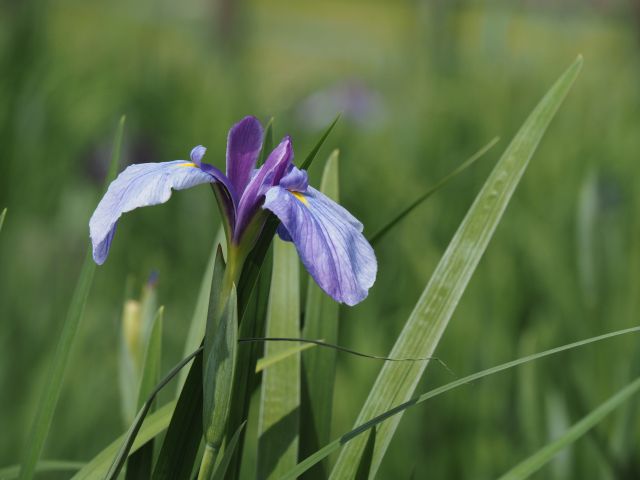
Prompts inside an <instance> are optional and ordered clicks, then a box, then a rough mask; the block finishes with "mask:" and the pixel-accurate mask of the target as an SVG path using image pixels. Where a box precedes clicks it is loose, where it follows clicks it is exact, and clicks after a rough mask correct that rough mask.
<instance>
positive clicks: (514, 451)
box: [0, 0, 640, 479]
mask: <svg viewBox="0 0 640 480" xmlns="http://www.w3.org/2000/svg"><path fill="white" fill-rule="evenodd" d="M639 19H640V4H639V3H638V2H631V1H630V0H629V1H622V0H620V1H605V0H601V1H589V2H582V1H568V0H567V1H564V2H551V1H545V2H533V1H527V2H506V1H504V2H486V3H485V2H470V1H463V0H457V1H451V2H449V1H444V0H440V1H437V0H433V1H420V0H402V1H389V2H383V1H371V0H369V1H364V0H349V1H337V0H330V1H324V2H294V1H291V0H276V1H271V2H265V1H263V2H258V1H255V0H253V1H232V0H218V1H202V0H187V1H184V2H170V1H166V0H158V1H150V0H144V1H137V2H126V1H123V0H114V1H112V2H104V1H102V2H99V1H95V0H93V1H86V0H85V1H79V0H57V1H55V2H54V1H46V0H41V1H26V0H25V1H20V2H17V1H7V0H4V1H1V2H0V208H2V207H5V206H6V207H8V209H9V210H8V215H7V218H6V222H5V225H4V228H3V231H2V233H0V465H8V464H13V463H16V462H17V460H18V459H19V453H20V448H21V445H22V443H23V442H24V439H25V437H26V434H27V431H28V427H29V425H30V423H31V419H32V418H31V415H32V412H33V409H34V406H35V402H36V400H37V397H38V395H39V392H40V389H41V387H42V381H43V378H44V375H46V372H47V366H48V362H49V360H50V358H51V357H52V354H53V349H54V347H55V344H56V341H57V338H58V335H59V332H60V328H61V325H62V321H63V319H64V315H65V312H66V309H67V307H68V304H69V300H70V297H71V293H72V290H73V286H74V284H75V281H76V278H77V275H78V271H79V268H80V265H81V262H82V259H83V252H84V251H85V248H86V246H87V243H88V227H87V224H88V219H89V216H90V215H91V213H92V211H93V209H94V208H95V206H96V204H97V200H98V194H99V190H100V188H101V187H100V185H101V183H102V181H103V178H104V175H105V172H106V168H107V162H108V158H109V155H110V151H111V142H112V138H113V133H114V130H115V127H116V124H117V121H118V119H119V117H120V115H122V114H123V113H125V114H127V126H126V133H125V150H124V160H125V161H126V162H127V163H140V162H147V161H167V160H172V159H177V158H186V157H187V155H188V153H189V150H190V149H191V147H192V146H194V145H197V144H200V143H201V144H204V145H206V146H207V147H208V148H209V150H208V153H207V157H206V159H205V160H206V161H209V162H211V163H214V164H216V165H218V166H222V165H223V164H224V152H225V141H226V133H227V130H228V128H229V127H230V125H231V124H232V123H233V122H235V121H236V120H238V119H239V118H241V117H242V116H244V115H247V114H255V115H257V116H258V117H260V118H261V119H262V120H264V121H266V120H267V119H268V118H269V117H271V116H274V117H275V119H276V124H275V125H276V135H277V136H278V137H280V136H282V135H284V134H285V133H289V134H291V135H293V138H294V148H295V151H296V153H297V155H298V158H303V157H304V155H305V154H306V153H307V152H308V150H309V149H310V148H311V146H312V145H313V144H314V143H315V141H316V140H317V138H318V136H319V134H320V132H321V131H322V129H323V128H324V127H325V126H326V125H327V124H328V123H329V122H330V121H331V119H332V118H333V117H334V116H335V114H336V113H337V112H338V111H343V112H344V115H343V119H342V121H341V122H340V123H339V125H338V127H337V128H336V130H335V131H334V134H332V136H331V137H330V139H329V141H328V143H327V146H326V147H325V148H324V149H323V151H322V152H321V156H322V157H323V158H326V156H327V155H328V154H329V152H330V149H331V148H336V147H337V148H340V151H341V166H340V168H341V171H340V174H341V188H342V194H341V195H342V200H343V201H342V203H343V204H344V205H345V206H346V207H347V208H348V209H350V210H351V211H352V212H353V213H354V214H355V215H356V216H357V217H359V218H360V219H361V220H362V221H363V223H364V224H365V226H366V230H365V231H366V232H369V233H373V232H374V231H375V230H377V228H379V227H380V226H382V225H383V224H384V223H385V222H386V221H387V220H388V219H390V218H391V217H392V216H393V215H394V214H395V213H396V212H397V211H399V209H401V208H402V207H403V206H405V205H406V204H408V203H409V202H410V201H412V200H413V199H414V198H415V197H416V196H418V195H419V194H420V193H422V192H423V191H425V190H426V189H427V188H428V187H429V186H430V185H432V184H434V183H435V182H436V181H437V180H438V179H439V178H441V177H442V176H444V175H445V174H446V173H447V172H448V171H450V170H451V169H453V168H454V167H455V166H457V165H458V164H459V163H460V162H462V161H463V160H464V159H465V158H467V157H468V156H470V155H471V154H472V153H473V152H474V151H475V150H477V149H478V148H480V147H481V146H482V145H484V144H485V143H486V142H488V141H489V140H490V139H491V138H492V137H493V136H495V135H499V136H500V137H501V138H502V141H501V142H500V143H499V144H498V146H497V147H496V148H494V149H493V150H492V151H491V152H490V153H489V154H488V155H487V156H486V157H485V158H484V159H483V160H481V161H480V163H479V164H477V165H476V166H474V167H473V168H472V169H471V170H469V171H467V172H466V173H465V174H464V175H462V176H461V177H459V178H457V179H456V180H455V181H454V182H452V183H451V184H450V185H449V186H448V187H447V188H446V189H445V190H443V191H441V192H440V193H438V194H437V195H436V196H435V197H433V198H432V199H430V200H429V201H428V202H427V204H425V205H424V206H423V207H421V208H420V209H419V210H418V211H416V212H414V213H413V214H412V215H411V216H410V217H409V218H408V219H407V220H406V221H404V223H403V224H402V225H401V226H400V227H399V228H397V229H396V230H395V231H394V232H392V233H391V234H390V235H389V236H388V237H387V238H385V239H384V240H383V241H382V242H381V243H380V244H379V246H378V247H377V249H376V250H377V256H378V260H379V264H380V266H379V275H378V280H377V283H376V285H375V286H374V288H373V289H372V291H371V293H370V297H369V298H368V300H367V301H366V302H364V303H363V304H362V305H360V306H358V307H356V308H353V309H349V308H344V309H343V310H342V318H341V327H340V328H341V332H340V335H341V336H340V343H341V344H342V345H345V346H348V347H350V348H355V349H358V350H360V351H364V352H368V353H374V354H385V353H386V352H388V350H389V348H390V346H391V345H392V344H393V341H394V339H395V337H396V336H397V334H398V333H399V331H400V329H401V328H402V325H403V324H404V322H405V320H406V318H407V316H408V314H409V313H410V311H411V309H412V306H413V304H414V303H415V302H416V301H417V299H418V296H419V294H420V292H421V291H422V289H423V288H424V286H425V284H426V282H427V281H428V279H429V275H430V273H431V272H432V270H433V268H434V266H435V264H436V263H437V261H438V259H439V256H440V255H441V254H442V252H443V251H444V248H445V247H446V245H447V243H448V241H449V239H450V238H451V236H452V234H453V232H454V231H455V228H456V227H457V225H458V223H459V222H460V221H461V219H462V217H463V215H464V213H465V211H466V209H467V208H468V207H469V205H470V203H471V201H472V200H473V198H474V196H475V194H476V193H477V191H478V190H479V188H480V186H481V185H482V182H483V181H484V179H485V178H486V176H487V174H488V172H489V171H490V169H491V167H492V165H493V164H494V162H495V161H496V160H497V158H498V156H499V154H500V153H501V151H502V150H503V149H504V148H505V147H506V145H507V143H508V142H509V140H510V139H511V137H512V136H513V134H514V133H515V131H516V130H517V128H518V127H519V126H520V125H521V123H522V122H523V121H524V119H525V117H526V115H527V114H528V112H529V111H530V110H531V109H532V108H533V106H534V105H535V103H536V102H537V101H538V99H539V98H540V97H541V96H542V94H543V93H544V92H545V91H546V89H547V88H548V87H549V86H550V85H551V83H552V82H553V81H554V80H555V79H556V78H557V76H558V75H559V74H560V73H561V72H562V71H563V70H564V68H565V67H566V66H568V65H569V63H570V62H571V61H572V60H573V59H574V58H575V56H576V55H577V54H578V53H582V54H583V55H584V57H585V65H584V69H583V73H582V74H581V76H580V78H579V79H578V82H577V84H576V86H575V88H574V90H573V91H572V93H571V94H570V96H569V98H568V100H567V101H566V102H565V104H564V106H563V107H562V108H561V110H560V113H559V115H558V117H557V118H556V120H555V121H554V122H553V124H552V125H551V128H550V130H549V132H548V134H547V135H546V137H545V139H544V140H543V143H542V144H541V146H540V149H539V150H538V152H537V153H536V155H535V157H534V159H533V161H532V163H531V166H530V168H529V170H528V172H527V174H526V175H525V177H524V179H523V181H522V183H521V185H520V187H519V189H518V191H517V192H516V194H515V196H514V199H513V201H512V202H511V205H510V206H509V208H508V210H507V212H506V215H505V217H504V219H503V221H502V223H501V226H500V227H499V229H498V230H497V232H496V236H495V238H494V239H493V241H492V243H491V244H490V246H489V249H488V251H487V253H486V255H485V258H484V259H483V261H482V262H481V264H480V266H479V268H478V270H477V272H476V273H475V276H474V278H473V280H472V282H471V284H470V286H469V288H468V290H467V292H466V293H465V295H464V297H463V300H462V302H461V304H460V306H459V308H458V310H457V312H456V314H455V315H454V318H453V319H452V322H451V325H450V327H449V329H448V331H447V332H446V333H445V336H444V338H443V341H442V343H441V344H440V347H439V349H438V351H437V355H438V357H439V358H441V359H442V360H444V361H445V362H446V363H447V364H448V366H449V367H450V368H451V369H452V370H453V371H454V372H455V374H456V375H457V376H462V375H465V374H467V373H471V372H474V371H477V370H480V369H482V368H486V367H489V366H492V365H494V364H497V363H501V362H503V361H507V360H509V359H512V358H516V357H518V356H522V355H524V354H527V353H531V352H534V351H537V350H542V349H544V348H548V347H552V346H556V345H561V344H563V343H567V342H569V341H572V340H577V339H581V338H584V337H588V336H592V335H597V334H599V333H603V332H606V331H610V330H614V329H617V328H623V327H626V326H632V325H636V324H638V323H639V321H638V311H639V307H640V304H639V301H638V298H639V296H640V190H639V189H638V188H635V187H637V183H638V181H637V175H638V174H639V173H640V164H639V161H640V155H639V152H640V133H639V132H640V130H639V128H640V62H639V59H640V28H639V27H640V23H638V20H639ZM320 165H321V163H320V162H318V163H317V164H316V165H314V167H313V168H312V171H311V175H312V177H314V178H318V176H319V174H320V172H321V166H320ZM217 228H218V218H217V213H216V207H215V202H214V201H213V196H212V195H211V193H210V191H209V189H207V188H205V187H201V188H197V189H194V190H191V191H185V192H180V193H179V194H176V195H174V197H173V198H172V200H171V201H170V202H169V203H168V204H166V205H164V206H161V207H155V208H151V209H143V210H141V211H136V212H134V213H132V214H128V215H127V216H126V217H125V218H124V219H123V221H122V222H121V223H120V228H119V229H118V234H117V239H116V241H115V242H114V245H113V249H112V251H111V255H110V258H109V261H108V262H107V263H106V264H105V265H104V266H103V267H100V268H99V269H98V272H97V275H96V279H95V283H94V287H93V289H92V293H91V295H90V298H89V303H88V306H87V312H86V316H85V318H84V320H83V324H82V330H81V332H80V336H79V338H78V341H77V344H76V348H75V349H74V352H73V357H72V365H71V369H70V371H69V374H68V376H67V380H66V383H65V387H64V390H63V393H62V397H61V402H60V404H59V407H58V409H57V414H56V417H55V421H54V425H53V429H52V431H51V434H50V436H49V440H48V443H47V446H46V448H45V455H44V457H45V458H64V459H70V460H80V461H81V460H86V459H88V458H91V457H92V456H93V455H94V454H95V453H96V452H97V451H99V450H100V449H101V448H102V447H103V446H105V445H106V444H107V443H108V442H110V441H111V440H112V439H113V438H115V437H116V436H117V435H118V434H120V433H122V432H123V431H124V428H125V426H124V424H123V422H122V420H121V416H120V410H119V408H118V381H117V352H118V350H117V347H118V341H119V335H120V315H121V311H122V302H123V298H124V291H125V287H124V285H125V280H126V279H127V277H128V276H130V275H134V276H135V277H136V278H137V279H138V280H137V281H138V285H140V286H141V285H142V284H143V283H144V281H145V279H146V277H147V276H148V275H149V273H150V272H151V271H157V272H159V275H160V277H159V278H160V280H159V283H158V287H157V288H158V295H159V299H160V302H161V303H162V304H164V305H165V307H166V310H165V337H164V352H165V355H164V362H165V368H166V369H168V368H169V367H170V366H171V365H172V364H174V363H176V362H177V361H178V360H179V359H180V356H181V354H182V346H183V342H184V339H185V336H186V330H187V326H188V322H189V320H190V318H191V314H192V311H193V305H194V302H195V299H196V295H197V290H198V287H199V283H200V279H201V276H202V273H203V271H204V268H205V264H206V261H207V258H208V256H209V251H210V247H211V243H212V241H213V238H214V236H215V233H216V231H217ZM379 368H380V363H379V362H378V361H375V360H367V359H360V358H352V357H349V356H348V355H346V354H340V356H339V365H338V376H337V384H336V390H335V398H336V411H335V419H334V425H333V432H334V435H338V434H340V433H343V432H344V431H346V430H348V429H349V428H350V427H351V426H352V423H353V421H354V419H355V416H356V414H357V412H358V411H359V409H360V406H361V405H362V403H363V401H364V399H365V398H366V395H367V392H368V390H369V388H370V387H371V385H372V382H373V380H374V378H375V375H376V374H377V372H378V370H379ZM638 374H640V347H639V345H638V339H637V338H635V337H633V336H631V337H626V338H624V339H617V340H613V341H610V342H609V343H604V344H598V345H595V346H591V347H587V348H585V349H582V350H579V351H575V352H572V353H568V354H563V355H562V356H559V357H556V358H553V359H548V360H543V361H541V362H539V363H536V364H532V365H529V366H525V367H523V368H520V369H518V370H514V371H510V372H507V373H504V374H501V375H499V376H495V377H491V378H489V379H486V380H484V381H482V382H480V383H478V384H476V385H473V386H468V387H465V388H464V389H462V390H459V391H456V392H452V393H449V394H447V395H446V397H442V398H438V399H436V400H434V401H431V402H429V403H427V404H425V405H422V406H419V407H417V408H414V409H412V410H411V411H409V413H407V414H406V416H405V419H404V421H403V422H402V424H401V427H400V429H399V431H398V433H397V435H396V438H395V440H394V442H393V443H392V444H391V448H390V450H389V452H388V454H387V456H386V458H385V461H384V462H383V466H382V470H381V472H380V475H379V478H409V477H410V476H411V475H412V473H413V474H415V477H414V478H473V479H482V478H492V477H494V476H496V475H498V474H500V473H503V472H504V471H506V470H507V469H508V468H509V467H510V466H512V465H513V464H515V463H516V462H517V461H518V460H520V459H522V458H523V457H524V456H526V455H527V454H528V453H531V452H533V451H534V450H535V449H537V448H538V447H539V446H541V445H542V444H544V443H546V441H548V439H549V438H551V437H553V436H554V435H557V433H558V432H560V431H562V430H563V429H564V428H565V427H566V426H567V425H569V424H571V423H573V422H575V421H576V420H577V419H579V418H580V417H581V416H582V415H584V414H585V413H586V412H587V411H588V410H590V409H591V408H593V407H595V406H596V405H597V404H598V403H600V402H601V401H603V400H604V399H605V398H607V397H608V396H609V395H611V394H613V393H614V392H615V391H617V390H618V389H619V388H621V387H622V386H624V385H625V384H626V383H628V381H629V380H630V379H631V378H633V376H635V375H638ZM450 380H452V376H451V374H450V373H449V372H447V371H446V370H444V369H443V368H441V367H439V366H438V365H437V364H436V363H433V364H432V365H431V367H430V368H429V369H428V370H427V373H426V375H425V378H424V380H423V381H422V383H421V385H420V386H419V388H418V391H419V392H421V391H424V390H426V389H427V388H430V387H433V386H436V385H439V384H441V383H444V382H448V381H450ZM170 390H171V392H170V393H173V389H172V388H170ZM637 407H638V405H637V402H636V403H635V404H634V403H633V402H631V403H629V404H628V406H627V408H625V409H623V410H620V411H618V412H616V414H615V415H613V416H611V417H610V418H609V419H608V420H606V421H605V422H603V423H602V424H600V425H599V426H598V427H597V428H596V429H595V430H594V433H593V434H592V435H589V436H587V437H586V438H584V439H582V440H581V441H579V442H578V443H577V444H575V446H574V447H573V448H572V449H571V450H568V451H566V452H564V453H563V454H562V455H561V456H559V457H558V458H557V459H556V460H555V461H554V462H553V463H551V464H550V465H549V466H548V467H547V468H545V469H544V470H542V471H541V472H540V473H539V475H538V478H638V477H637V476H636V475H640V473H638V472H639V471H640V464H639V463H640V458H639V456H638V455H639V452H638V450H637V446H638V444H639V443H640V419H639V416H638V415H637V414H636V410H637Z"/></svg>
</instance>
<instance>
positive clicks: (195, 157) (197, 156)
mask: <svg viewBox="0 0 640 480" xmlns="http://www.w3.org/2000/svg"><path fill="white" fill-rule="evenodd" d="M205 153H207V148H206V147H203V146H202V145H198V146H197V147H193V149H192V150H191V154H190V155H189V156H190V157H191V161H192V162H193V163H195V164H196V165H198V166H200V165H202V157H204V154H205Z"/></svg>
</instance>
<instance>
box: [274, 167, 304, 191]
mask: <svg viewBox="0 0 640 480" xmlns="http://www.w3.org/2000/svg"><path fill="white" fill-rule="evenodd" d="M279 185H280V186H281V187H282V188H286V189H287V190H293V191H295V192H305V191H306V190H307V188H308V187H309V176H308V175H307V171H306V170H300V169H299V168H298V167H296V166H295V165H291V166H290V167H289V171H288V172H287V174H286V175H285V176H284V177H282V180H280V183H279Z"/></svg>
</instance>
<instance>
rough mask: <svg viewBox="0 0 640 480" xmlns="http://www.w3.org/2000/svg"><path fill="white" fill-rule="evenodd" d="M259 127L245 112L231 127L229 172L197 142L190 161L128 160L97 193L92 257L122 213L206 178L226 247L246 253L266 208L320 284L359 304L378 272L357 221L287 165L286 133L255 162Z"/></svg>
mask: <svg viewBox="0 0 640 480" xmlns="http://www.w3.org/2000/svg"><path fill="white" fill-rule="evenodd" d="M262 139H263V129H262V126H261V125H260V122H259V121H258V120H257V119H256V118H255V117H245V118H244V119H242V120H241V121H240V122H238V123H237V124H235V125H234V126H233V127H232V128H231V130H230V131H229V136H228V139H227V173H226V175H225V174H223V173H222V172H221V171H220V170H218V169H217V168H215V167H213V166H212V165H209V164H206V163H203V162H202V157H203V156H204V154H205V151H206V149H205V148H204V147H203V146H197V147H195V148H194V149H193V150H192V151H191V161H190V162H188V161H185V160H174V161H171V162H163V163H143V164H137V165H131V166H129V167H128V168H127V169H125V170H124V171H123V172H122V173H121V174H120V175H119V176H118V178H116V179H115V180H114V181H113V182H112V183H111V185H110V186H109V189H108V190H107V192H106V194H105V196H104V197H103V198H102V200H101V201H100V203H99V204H98V207H97V208H96V211H95V212H94V214H93V216H92V217H91V220H90V221H89V230H90V236H91V241H92V243H93V259H94V260H95V262H96V263H97V264H99V265H101V264H103V263H104V262H105V260H106V259H107V256H108V254H109V247H110V246H111V242H112V240H113V236H114V234H115V231H116V227H117V223H118V220H119V218H120V217H121V216H122V214H123V213H125V212H129V211H131V210H134V209H136V208H138V207H146V206H149V205H157V204H160V203H164V202H166V201H167V200H169V198H170V197H171V192H172V190H183V189H186V188H190V187H194V186H196V185H200V184H203V183H209V184H212V186H213V188H214V192H215V193H216V198H217V199H218V202H219V204H220V205H221V208H222V210H223V217H224V220H225V227H226V232H227V239H228V241H229V245H230V248H235V249H236V251H244V252H245V256H246V253H248V251H249V250H251V248H252V247H253V245H254V244H255V242H256V240H257V239H258V237H259V236H260V234H261V233H262V230H263V227H264V224H265V222H266V220H267V217H268V212H269V211H270V212H272V213H273V214H275V215H276V217H278V219H279V220H280V222H281V224H280V226H279V227H278V235H279V236H280V237H281V238H282V239H283V240H286V241H290V242H293V243H294V244H295V246H296V249H297V251H298V254H299V255H300V258H301V259H302V262H303V263H304V265H305V267H306V268H307V270H308V271H309V273H310V274H311V276H312V277H313V278H314V280H315V281H316V282H317V283H318V285H320V287H321V288H322V289H323V290H324V291H325V292H327V293H328V294H329V295H330V296H331V297H333V298H334V299H335V300H337V301H338V302H343V303H346V304H348V305H355V304H356V303H359V302H361V301H362V300H363V299H364V298H365V297H366V296H367V293H368V291H369V288H371V286H372V285H373V282H374V281H375V278H376V272H377V262H376V257H375V254H374V252H373V249H372V248H371V245H369V243H368V242H367V240H366V239H365V238H364V236H363V235H362V224H361V223H360V222H359V221H358V220H357V219H356V218H355V217H353V215H351V214H350V213H349V212H348V211H347V210H345V209H344V208H342V207H341V206H340V205H338V204H337V203H335V202H334V201H333V200H331V199H330V198H328V197H327V196H325V195H323V194H322V193H320V192H319V191H318V190H316V189H314V188H313V187H310V186H309V185H308V180H307V172H306V171H304V170H300V169H298V168H296V167H295V166H294V164H293V148H292V145H291V139H290V138H289V137H285V138H284V139H283V140H282V141H281V142H280V144H279V145H278V146H277V147H276V148H275V149H274V150H273V151H272V152H271V153H270V154H269V156H268V157H267V159H266V161H265V163H264V165H262V166H261V167H260V168H256V162H257V159H258V155H259V154H260V151H261V149H262Z"/></svg>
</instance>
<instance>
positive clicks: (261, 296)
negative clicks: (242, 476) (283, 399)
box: [227, 248, 273, 478]
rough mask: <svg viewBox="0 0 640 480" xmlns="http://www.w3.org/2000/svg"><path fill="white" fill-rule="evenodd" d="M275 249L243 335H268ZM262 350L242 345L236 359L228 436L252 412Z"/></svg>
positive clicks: (234, 467) (233, 472)
mask: <svg viewBox="0 0 640 480" xmlns="http://www.w3.org/2000/svg"><path fill="white" fill-rule="evenodd" d="M272 252H273V249H271V248H270V249H268V250H267V252H266V255H265V256H264V260H263V261H262V264H261V267H260V270H259V276H258V279H257V282H256V286H255V288H254V289H253V292H252V294H251V295H250V297H249V300H248V301H249V305H247V306H246V307H245V308H244V314H243V315H242V319H241V320H240V331H239V336H240V337H243V338H246V337H252V336H258V337H261V336H263V335H264V329H265V324H266V317H267V308H268V304H269V294H270V290H271V271H272V266H273V254H272ZM240 309H242V305H241V304H238V310H240ZM261 352H262V345H260V344H258V343H252V344H250V345H243V346H239V348H238V358H237V360H236V362H237V365H238V367H237V368H236V376H235V379H234V386H233V394H232V396H233V401H232V405H231V413H230V415H229V423H228V425H227V438H228V437H229V436H231V435H232V434H233V433H235V432H236V431H237V430H238V428H240V425H241V424H242V423H243V422H244V421H245V420H246V419H247V418H248V416H249V407H250V402H251V396H252V394H253V392H254V391H255V390H256V388H257V386H258V385H259V376H258V375H257V374H256V373H255V366H256V364H257V361H258V357H259V356H260V355H261ZM244 435H245V431H244V430H243V431H242V433H241V434H240V441H239V445H238V448H237V450H236V454H235V455H234V458H233V459H232V461H231V466H230V467H229V468H230V473H229V476H230V478H237V476H238V472H239V469H240V461H241V458H242V450H243V446H244V442H243V439H244Z"/></svg>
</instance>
